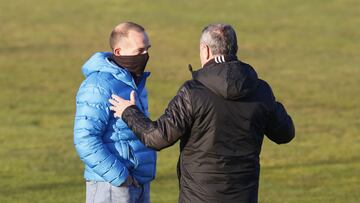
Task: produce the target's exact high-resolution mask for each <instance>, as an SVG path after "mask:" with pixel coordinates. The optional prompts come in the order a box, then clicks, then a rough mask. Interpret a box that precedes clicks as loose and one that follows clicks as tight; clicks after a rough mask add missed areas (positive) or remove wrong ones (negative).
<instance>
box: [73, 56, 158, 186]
mask: <svg viewBox="0 0 360 203" xmlns="http://www.w3.org/2000/svg"><path fill="white" fill-rule="evenodd" d="M110 55H111V53H108V52H99V53H96V54H94V55H93V56H92V57H91V58H90V59H89V60H88V61H87V62H86V63H85V64H84V66H83V69H82V71H83V73H84V75H85V77H86V79H85V80H84V82H83V83H82V84H81V86H80V88H79V91H78V93H77V96H76V115H75V126H74V144H75V148H76V151H77V153H78V155H79V156H80V158H81V160H82V161H83V162H84V164H85V173H84V177H85V179H86V180H94V181H106V182H110V183H111V184H112V185H114V186H119V185H121V184H122V183H123V182H125V181H126V178H127V176H128V175H129V174H130V175H132V176H133V177H134V178H135V179H136V180H137V181H138V182H139V183H141V184H144V183H148V182H150V181H151V180H153V179H154V177H155V171H156V152H155V151H154V150H151V149H149V148H147V147H145V146H144V145H143V144H142V143H141V142H140V141H139V139H138V138H137V137H136V136H135V135H134V133H133V132H132V131H131V130H130V129H129V128H128V126H127V125H126V124H125V123H124V122H123V121H122V120H121V119H116V118H114V114H113V112H112V111H110V110H109V105H110V103H109V102H108V99H109V98H110V97H111V95H112V94H116V95H119V96H121V97H123V98H125V99H129V95H130V92H131V91H132V90H135V91H136V106H137V107H139V108H140V109H141V110H142V111H143V112H144V113H145V114H146V115H147V116H148V102H147V91H146V89H145V82H146V78H147V77H148V76H149V74H150V73H148V72H145V73H144V74H143V76H142V78H141V79H140V82H139V84H138V86H137V85H136V84H135V82H134V81H133V78H132V76H131V74H130V73H129V72H128V71H127V70H126V69H122V68H119V67H118V66H117V65H115V64H114V63H112V62H111V61H109V60H108V57H109V56H110Z"/></svg>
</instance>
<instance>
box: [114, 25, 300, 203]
mask: <svg viewBox="0 0 360 203" xmlns="http://www.w3.org/2000/svg"><path fill="white" fill-rule="evenodd" d="M237 49H238V46H237V38H236V33H235V31H234V30H233V28H232V27H231V26H230V25H226V24H214V25H209V26H207V27H205V28H204V29H203V31H202V35H201V40H200V59H201V64H202V69H200V70H198V71H195V72H193V74H192V75H193V79H192V80H189V81H187V82H185V83H184V84H183V86H182V87H181V88H180V90H179V91H178V93H177V95H176V96H175V97H174V98H173V99H172V100H171V102H170V103H169V105H168V107H167V108H166V110H165V113H164V115H162V116H161V117H160V118H159V119H158V120H156V121H151V120H150V119H149V118H147V117H146V116H145V115H144V114H143V113H141V111H139V110H138V109H137V107H136V106H135V105H134V101H135V99H134V97H135V95H134V93H132V94H131V100H130V101H128V100H124V99H122V98H120V97H117V96H115V95H113V99H112V100H110V102H111V103H112V105H113V107H111V110H114V111H115V116H117V117H120V118H122V119H123V120H124V121H125V122H126V123H127V125H128V126H129V127H130V128H131V129H132V130H133V131H134V133H135V134H136V135H137V136H138V137H139V139H140V140H141V141H142V142H143V143H144V144H145V145H146V146H148V147H151V148H154V149H156V150H161V149H163V148H166V147H169V146H171V145H173V144H174V143H175V142H176V141H177V140H179V139H180V157H179V162H178V177H179V182H180V194H179V202H196V203H199V202H225V203H228V202H249V203H250V202H251V203H253V202H257V201H258V187H259V173H260V164H259V155H260V151H261V146H262V141H263V137H264V134H265V135H266V136H267V137H268V138H269V139H270V140H272V141H274V142H276V143H278V144H283V143H288V142H290V141H291V140H292V139H293V138H294V136H295V129H294V125H293V122H292V120H291V117H290V116H289V115H288V114H287V112H286V110H285V108H284V106H283V105H282V104H281V103H279V102H277V101H276V100H275V97H274V95H273V92H272V90H271V88H270V86H269V84H267V83H266V82H265V81H263V80H261V79H259V78H258V76H257V73H256V72H255V70H254V69H253V68H252V67H251V66H250V65H249V64H246V63H244V62H241V61H239V60H238V59H237V57H236V53H237Z"/></svg>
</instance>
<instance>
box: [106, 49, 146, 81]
mask: <svg viewBox="0 0 360 203" xmlns="http://www.w3.org/2000/svg"><path fill="white" fill-rule="evenodd" d="M112 59H113V60H114V61H115V63H116V64H117V65H119V66H121V67H123V68H126V69H127V70H128V71H130V73H132V74H133V75H135V76H136V77H138V78H139V77H141V75H142V74H143V73H144V70H145V66H146V63H147V62H148V60H149V54H148V53H146V54H139V55H135V56H115V55H112Z"/></svg>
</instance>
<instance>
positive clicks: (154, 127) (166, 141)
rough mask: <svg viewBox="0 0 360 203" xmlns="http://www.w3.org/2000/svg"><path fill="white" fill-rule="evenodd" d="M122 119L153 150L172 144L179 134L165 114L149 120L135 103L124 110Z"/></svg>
mask: <svg viewBox="0 0 360 203" xmlns="http://www.w3.org/2000/svg"><path fill="white" fill-rule="evenodd" d="M122 119H123V121H124V122H125V123H126V124H127V125H128V126H129V128H130V129H131V130H132V131H133V132H134V133H135V135H136V136H137V137H138V138H139V139H140V140H141V142H143V143H144V144H145V145H146V146H147V147H150V148H153V149H155V150H161V149H163V148H166V147H168V146H171V145H173V144H174V143H175V142H176V141H177V140H178V138H179V137H180V136H181V133H180V132H179V130H177V128H175V127H174V126H173V125H172V124H171V122H168V121H167V120H166V115H164V116H162V117H161V118H160V119H159V120H157V121H151V120H150V119H149V118H148V117H146V116H145V115H144V114H143V113H142V112H141V111H140V110H139V109H138V108H137V107H136V106H135V105H133V106H130V107H128V108H126V109H125V110H124V112H123V114H122Z"/></svg>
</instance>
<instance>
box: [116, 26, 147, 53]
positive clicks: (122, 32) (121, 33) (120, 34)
mask: <svg viewBox="0 0 360 203" xmlns="http://www.w3.org/2000/svg"><path fill="white" fill-rule="evenodd" d="M130 30H134V31H137V32H144V31H145V28H143V27H142V26H141V25H139V24H136V23H133V22H125V23H121V24H119V25H118V26H116V27H115V28H114V29H113V31H112V32H111V34H110V38H109V43H110V48H111V49H113V48H114V47H115V45H116V44H117V43H118V42H119V41H120V40H122V39H123V38H126V37H127V36H128V34H129V31H130Z"/></svg>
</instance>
